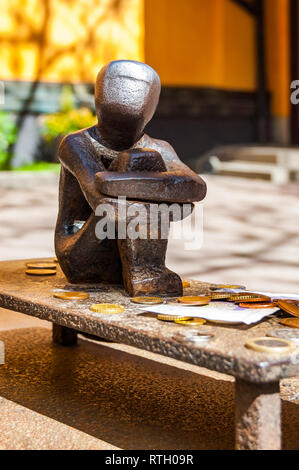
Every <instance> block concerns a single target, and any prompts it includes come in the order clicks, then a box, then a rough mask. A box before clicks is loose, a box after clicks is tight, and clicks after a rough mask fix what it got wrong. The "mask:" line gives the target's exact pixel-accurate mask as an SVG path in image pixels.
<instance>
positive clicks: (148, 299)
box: [131, 297, 163, 305]
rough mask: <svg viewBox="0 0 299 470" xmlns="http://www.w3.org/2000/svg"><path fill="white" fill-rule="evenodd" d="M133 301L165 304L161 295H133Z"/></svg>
mask: <svg viewBox="0 0 299 470" xmlns="http://www.w3.org/2000/svg"><path fill="white" fill-rule="evenodd" d="M131 302H134V304H148V305H157V304H163V299H161V298H160V297H132V298H131Z"/></svg>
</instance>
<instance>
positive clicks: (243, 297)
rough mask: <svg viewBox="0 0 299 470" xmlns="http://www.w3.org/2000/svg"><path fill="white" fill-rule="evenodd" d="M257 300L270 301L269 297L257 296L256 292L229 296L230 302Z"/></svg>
mask: <svg viewBox="0 0 299 470" xmlns="http://www.w3.org/2000/svg"><path fill="white" fill-rule="evenodd" d="M256 298H263V299H269V297H267V296H265V295H260V294H256V293H255V292H238V294H229V300H230V301H232V302H242V301H243V300H247V299H256Z"/></svg>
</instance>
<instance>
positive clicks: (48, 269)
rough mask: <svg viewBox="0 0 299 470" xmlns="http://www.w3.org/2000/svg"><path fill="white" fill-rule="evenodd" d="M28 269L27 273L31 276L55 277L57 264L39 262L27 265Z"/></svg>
mask: <svg viewBox="0 0 299 470" xmlns="http://www.w3.org/2000/svg"><path fill="white" fill-rule="evenodd" d="M26 267H27V269H26V271H25V272H26V274H28V275H29V276H55V274H56V267H57V264H56V263H51V262H48V261H39V262H34V263H32V262H29V263H26Z"/></svg>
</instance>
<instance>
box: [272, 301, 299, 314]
mask: <svg viewBox="0 0 299 470" xmlns="http://www.w3.org/2000/svg"><path fill="white" fill-rule="evenodd" d="M276 305H277V307H279V308H280V309H281V310H283V311H284V312H287V313H288V314H289V315H293V316H294V317H298V318H299V307H297V305H295V304H293V303H291V302H285V301H284V300H279V301H278V302H277V303H276Z"/></svg>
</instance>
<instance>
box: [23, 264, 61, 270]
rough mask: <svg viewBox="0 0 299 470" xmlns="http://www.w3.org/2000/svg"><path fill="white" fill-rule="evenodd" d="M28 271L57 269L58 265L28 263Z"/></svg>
mask: <svg viewBox="0 0 299 470" xmlns="http://www.w3.org/2000/svg"><path fill="white" fill-rule="evenodd" d="M26 266H27V268H28V269H56V268H57V264H55V263H48V262H40V263H26Z"/></svg>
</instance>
